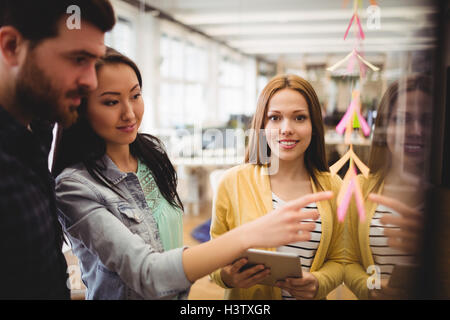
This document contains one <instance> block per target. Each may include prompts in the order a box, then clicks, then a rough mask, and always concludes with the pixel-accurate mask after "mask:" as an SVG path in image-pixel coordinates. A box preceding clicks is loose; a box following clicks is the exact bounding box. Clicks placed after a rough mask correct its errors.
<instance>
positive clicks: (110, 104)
mask: <svg viewBox="0 0 450 320" xmlns="http://www.w3.org/2000/svg"><path fill="white" fill-rule="evenodd" d="M117 103H119V102H118V101H117V100H108V101H104V102H103V104H104V105H105V106H108V107H112V106H115V105H116V104H117Z"/></svg>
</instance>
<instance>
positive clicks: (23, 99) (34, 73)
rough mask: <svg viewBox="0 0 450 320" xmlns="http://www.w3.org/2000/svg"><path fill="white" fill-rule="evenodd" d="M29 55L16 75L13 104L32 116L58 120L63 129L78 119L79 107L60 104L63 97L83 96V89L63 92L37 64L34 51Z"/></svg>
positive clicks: (85, 92) (84, 94) (33, 117)
mask: <svg viewBox="0 0 450 320" xmlns="http://www.w3.org/2000/svg"><path fill="white" fill-rule="evenodd" d="M30 55H31V56H29V57H27V60H26V62H25V64H24V66H23V68H22V70H21V71H20V73H19V75H18V78H17V82H16V92H15V104H16V105H17V107H19V108H20V109H21V110H23V112H25V113H26V114H28V115H30V116H31V117H32V119H40V120H48V121H50V122H58V123H59V124H60V125H61V126H63V127H64V128H67V127H70V126H71V125H72V124H74V123H75V122H76V121H77V119H78V111H77V108H78V106H75V105H73V106H70V108H66V107H65V106H64V105H60V104H62V100H63V99H64V98H66V97H67V98H75V97H80V96H81V97H85V96H86V95H87V90H86V88H85V87H79V88H77V89H75V90H71V91H68V92H67V93H63V92H62V90H61V89H59V88H58V87H57V86H55V85H54V84H52V81H51V80H50V79H49V77H48V76H47V75H46V74H45V72H44V71H43V70H41V69H40V68H39V67H38V66H37V64H36V61H35V59H33V53H30Z"/></svg>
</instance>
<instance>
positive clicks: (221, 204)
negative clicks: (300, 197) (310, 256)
mask: <svg viewBox="0 0 450 320" xmlns="http://www.w3.org/2000/svg"><path fill="white" fill-rule="evenodd" d="M316 176H317V180H318V181H319V183H320V184H321V185H322V186H323V188H324V189H325V190H332V191H333V192H334V194H335V196H337V194H338V192H339V188H340V186H341V179H340V178H339V177H337V176H336V177H334V178H332V177H331V175H330V174H329V173H328V172H317V175H316ZM311 184H312V189H313V192H318V191H321V190H318V186H316V185H315V184H314V183H313V180H312V179H311ZM317 207H318V211H319V213H320V216H321V220H322V236H321V240H320V244H319V247H318V249H317V252H316V255H315V258H314V261H313V264H312V265H311V273H312V274H313V275H314V276H315V277H316V278H317V280H318V282H319V288H318V292H317V294H316V297H315V299H324V298H325V297H326V295H327V294H328V293H329V292H330V291H331V290H333V289H334V288H335V287H337V286H338V285H340V284H341V283H342V282H343V271H344V266H343V263H344V262H345V258H344V246H343V229H344V226H343V224H342V223H338V221H337V217H336V204H335V200H332V201H321V202H319V203H317ZM272 210H273V208H272V191H271V188H270V180H269V176H268V175H267V166H259V165H253V164H244V165H240V166H236V167H233V168H231V169H229V170H227V172H226V173H225V174H224V177H223V178H222V179H221V181H220V183H219V186H218V190H217V193H216V196H215V199H214V203H213V214H212V223H211V237H212V238H216V237H218V236H220V235H221V234H224V233H225V232H227V231H229V230H231V229H233V228H236V227H237V226H239V225H241V224H244V223H246V222H249V221H252V220H254V219H257V218H258V217H261V216H263V215H265V214H266V213H268V212H270V211H272ZM263 249H265V250H271V251H275V250H276V248H263ZM211 278H212V279H213V280H214V281H215V282H216V283H217V284H218V285H219V286H221V287H223V288H225V289H226V290H225V299H233V300H235V299H236V300H238V299H242V300H250V299H281V290H280V289H279V288H277V287H270V286H264V285H255V286H253V287H251V288H249V289H240V288H228V287H227V286H226V285H225V284H224V282H223V281H222V279H221V276H220V269H219V270H216V271H215V272H213V273H212V274H211Z"/></svg>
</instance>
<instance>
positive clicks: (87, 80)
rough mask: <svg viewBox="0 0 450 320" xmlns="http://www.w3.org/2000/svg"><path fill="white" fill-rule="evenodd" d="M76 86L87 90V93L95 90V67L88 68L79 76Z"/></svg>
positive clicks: (96, 83) (96, 81)
mask: <svg viewBox="0 0 450 320" xmlns="http://www.w3.org/2000/svg"><path fill="white" fill-rule="evenodd" d="M78 85H80V86H83V87H85V88H87V89H88V90H89V91H92V90H95V89H96V88H97V85H98V80H97V71H96V70H95V65H92V66H90V67H89V68H88V69H87V70H85V71H84V72H83V73H82V74H81V76H80V78H79V81H78Z"/></svg>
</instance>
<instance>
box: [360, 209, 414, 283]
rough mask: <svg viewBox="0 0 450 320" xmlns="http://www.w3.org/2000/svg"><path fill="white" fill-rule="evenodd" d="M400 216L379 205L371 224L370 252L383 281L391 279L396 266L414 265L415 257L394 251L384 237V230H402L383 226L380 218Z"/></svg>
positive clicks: (391, 226) (392, 226)
mask: <svg viewBox="0 0 450 320" xmlns="http://www.w3.org/2000/svg"><path fill="white" fill-rule="evenodd" d="M388 214H390V215H395V216H399V214H398V213H397V212H395V211H392V210H391V209H390V208H388V207H385V206H383V205H381V204H380V205H378V206H377V208H376V210H375V213H374V215H373V218H372V221H371V223H370V233H369V243H370V250H371V251H372V256H373V260H374V262H375V265H377V266H378V267H379V268H380V273H381V279H389V278H390V276H391V274H392V270H393V269H394V266H395V265H397V264H399V265H412V264H414V256H413V255H410V254H406V253H404V252H402V251H401V250H398V249H393V248H391V247H389V246H388V244H387V237H386V236H385V235H384V229H387V228H389V229H393V230H395V229H397V230H399V229H400V228H398V227H396V226H394V225H390V224H386V225H383V224H382V223H381V222H380V218H381V217H383V216H384V215H388Z"/></svg>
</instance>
